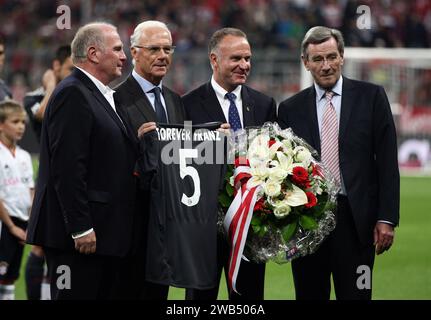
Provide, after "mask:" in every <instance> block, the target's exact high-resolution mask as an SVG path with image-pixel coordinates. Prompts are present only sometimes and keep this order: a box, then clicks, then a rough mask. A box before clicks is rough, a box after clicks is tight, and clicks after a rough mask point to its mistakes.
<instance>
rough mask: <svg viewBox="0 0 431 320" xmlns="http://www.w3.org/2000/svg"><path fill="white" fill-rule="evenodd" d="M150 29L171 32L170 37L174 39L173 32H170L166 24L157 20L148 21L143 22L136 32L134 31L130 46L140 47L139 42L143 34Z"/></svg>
mask: <svg viewBox="0 0 431 320" xmlns="http://www.w3.org/2000/svg"><path fill="white" fill-rule="evenodd" d="M150 28H163V29H166V31H168V32H169V35H170V36H171V38H172V35H171V31H170V30H169V28H168V26H167V25H166V24H165V23H163V22H161V21H157V20H148V21H144V22H141V23H140V24H138V25H137V26H136V28H135V30H134V31H133V34H132V35H131V36H130V46H131V47H134V46H137V45H139V41H140V39H141V36H142V33H143V32H144V31H145V30H147V29H150Z"/></svg>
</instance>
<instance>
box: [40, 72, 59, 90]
mask: <svg viewBox="0 0 431 320" xmlns="http://www.w3.org/2000/svg"><path fill="white" fill-rule="evenodd" d="M42 85H43V88H44V89H45V90H48V91H49V90H54V88H55V86H56V85H57V78H56V77H55V74H54V71H53V70H51V69H48V70H46V71H45V73H44V74H43V76H42Z"/></svg>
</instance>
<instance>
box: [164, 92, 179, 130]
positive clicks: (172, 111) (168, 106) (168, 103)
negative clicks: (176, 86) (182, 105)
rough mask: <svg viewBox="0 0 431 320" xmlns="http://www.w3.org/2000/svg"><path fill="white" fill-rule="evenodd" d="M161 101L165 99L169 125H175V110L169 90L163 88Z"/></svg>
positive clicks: (176, 120)
mask: <svg viewBox="0 0 431 320" xmlns="http://www.w3.org/2000/svg"><path fill="white" fill-rule="evenodd" d="M162 94H163V99H165V104H166V111H167V113H168V122H169V123H177V122H178V117H177V108H175V103H174V100H173V99H172V95H171V94H170V92H169V90H168V89H166V88H165V87H164V86H163V92H162Z"/></svg>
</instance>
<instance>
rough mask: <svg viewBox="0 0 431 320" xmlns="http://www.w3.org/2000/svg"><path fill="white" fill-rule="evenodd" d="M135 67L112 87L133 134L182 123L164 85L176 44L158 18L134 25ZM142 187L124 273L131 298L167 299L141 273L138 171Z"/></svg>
mask: <svg viewBox="0 0 431 320" xmlns="http://www.w3.org/2000/svg"><path fill="white" fill-rule="evenodd" d="M130 46H131V48H130V50H131V54H132V57H133V61H134V68H133V71H132V73H131V74H130V75H129V77H128V78H127V79H126V80H125V81H124V82H123V83H121V84H120V85H119V86H118V87H117V88H115V90H116V92H115V95H114V97H115V100H116V101H117V102H118V105H119V108H121V109H122V110H123V111H124V113H125V114H127V121H128V122H129V123H130V125H131V126H132V128H133V131H134V134H135V136H139V137H141V136H143V135H144V134H145V133H147V132H150V131H152V130H155V129H156V123H183V121H184V108H183V105H182V102H181V98H180V96H179V95H178V94H176V93H175V92H173V91H172V90H170V89H169V88H167V87H166V86H164V85H163V83H162V81H163V78H164V76H165V75H166V74H167V72H168V70H169V66H170V64H171V62H172V54H173V53H174V50H175V46H173V45H172V36H171V32H170V31H169V29H168V27H167V26H166V25H165V24H164V23H163V22H160V21H151V20H150V21H145V22H142V23H140V24H139V25H138V26H136V28H135V30H134V32H133V34H132V36H131V37H130ZM140 181H141V184H140V185H141V188H140V192H139V194H138V198H137V212H136V215H137V219H136V221H137V223H136V224H135V237H136V239H138V240H137V241H138V247H137V248H136V250H135V256H134V257H133V258H132V261H131V264H130V269H129V271H128V272H127V273H128V274H129V279H124V281H125V282H128V283H129V286H128V288H127V289H125V290H127V291H128V292H129V294H130V296H129V297H131V298H142V299H167V296H168V289H169V287H168V286H165V285H159V284H155V283H152V282H149V281H145V279H144V276H145V272H143V270H144V268H145V263H146V262H145V256H146V246H147V239H146V238H147V232H146V229H147V225H148V218H149V217H148V214H147V213H148V212H149V208H150V193H149V190H148V186H146V181H147V180H146V179H145V177H144V176H143V174H142V173H141V174H140Z"/></svg>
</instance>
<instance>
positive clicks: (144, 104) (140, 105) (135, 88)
mask: <svg viewBox="0 0 431 320" xmlns="http://www.w3.org/2000/svg"><path fill="white" fill-rule="evenodd" d="M127 87H128V88H129V91H130V94H131V95H132V96H133V97H136V99H134V104H135V106H136V108H137V109H138V110H139V111H140V112H141V113H142V115H143V117H144V118H145V119H146V120H147V121H146V122H149V121H157V116H156V112H155V111H154V109H153V107H152V105H151V103H150V101H148V98H147V95H146V94H145V92H144V91H143V90H142V88H141V86H140V85H139V83H138V81H136V80H135V78H133V76H132V75H130V76H129V78H127Z"/></svg>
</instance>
